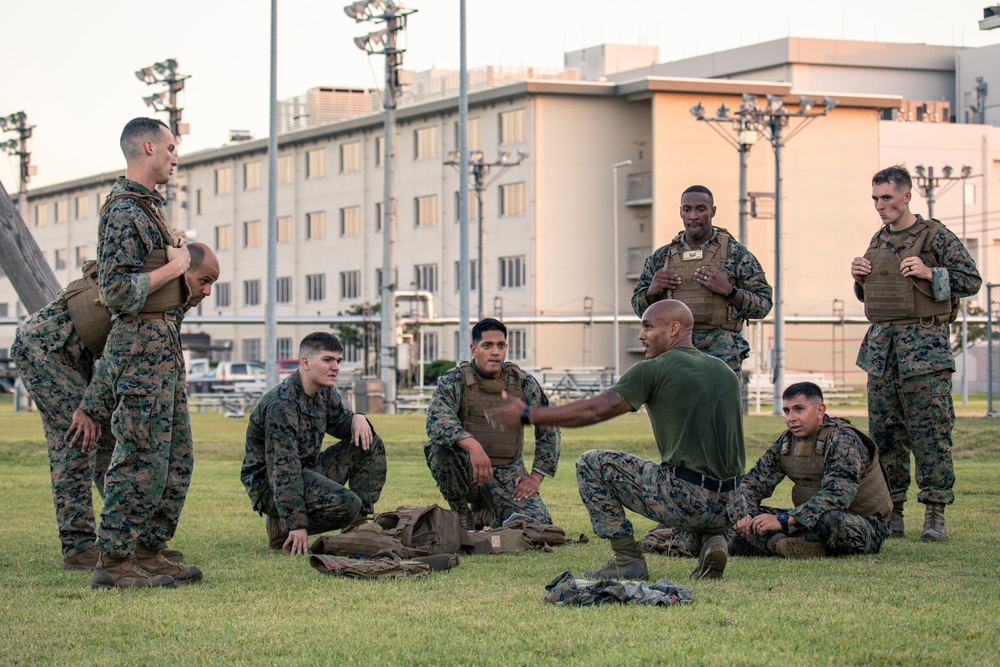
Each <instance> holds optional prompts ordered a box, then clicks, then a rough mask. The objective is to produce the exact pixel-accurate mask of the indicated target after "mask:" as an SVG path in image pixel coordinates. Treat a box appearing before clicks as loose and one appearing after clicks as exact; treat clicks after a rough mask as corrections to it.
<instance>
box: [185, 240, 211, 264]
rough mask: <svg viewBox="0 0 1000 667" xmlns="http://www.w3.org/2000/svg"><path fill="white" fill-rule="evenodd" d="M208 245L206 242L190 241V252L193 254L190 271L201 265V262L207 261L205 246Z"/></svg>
mask: <svg viewBox="0 0 1000 667" xmlns="http://www.w3.org/2000/svg"><path fill="white" fill-rule="evenodd" d="M207 247H208V246H207V245H205V244H204V243H189V244H188V247H187V249H188V253H189V254H190V255H191V266H189V267H188V271H195V270H197V269H198V267H199V266H201V263H202V262H204V261H205V248H207Z"/></svg>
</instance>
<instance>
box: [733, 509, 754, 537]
mask: <svg viewBox="0 0 1000 667" xmlns="http://www.w3.org/2000/svg"><path fill="white" fill-rule="evenodd" d="M752 521H753V517H752V516H750V515H749V514H747V515H746V516H745V517H743V518H742V519H740V520H739V521H737V522H736V524H735V525H734V526H733V530H735V531H736V532H737V533H739V534H740V535H749V534H750V533H751V532H752V531H751V530H750V523H751V522H752Z"/></svg>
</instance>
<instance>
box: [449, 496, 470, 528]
mask: <svg viewBox="0 0 1000 667" xmlns="http://www.w3.org/2000/svg"><path fill="white" fill-rule="evenodd" d="M448 506H449V507H450V508H451V509H452V511H453V512H457V513H458V527H459V528H461V529H462V530H475V529H476V527H475V519H474V518H473V516H472V510H471V509H469V503H467V502H465V501H462V502H460V503H448Z"/></svg>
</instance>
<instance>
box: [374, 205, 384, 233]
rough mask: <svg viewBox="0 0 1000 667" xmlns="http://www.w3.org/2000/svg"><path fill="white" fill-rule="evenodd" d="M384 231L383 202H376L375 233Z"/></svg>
mask: <svg viewBox="0 0 1000 667" xmlns="http://www.w3.org/2000/svg"><path fill="white" fill-rule="evenodd" d="M380 231H382V202H380V201H377V202H375V233H376V234H377V233H378V232H380Z"/></svg>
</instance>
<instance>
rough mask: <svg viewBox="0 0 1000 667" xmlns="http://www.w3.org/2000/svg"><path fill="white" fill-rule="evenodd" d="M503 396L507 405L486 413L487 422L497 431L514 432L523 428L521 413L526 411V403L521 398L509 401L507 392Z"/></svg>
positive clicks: (491, 409)
mask: <svg viewBox="0 0 1000 667" xmlns="http://www.w3.org/2000/svg"><path fill="white" fill-rule="evenodd" d="M502 396H503V398H504V400H505V401H507V402H506V403H504V404H503V405H501V406H498V407H495V408H490V409H489V410H487V411H486V421H487V422H489V424H490V426H492V427H493V428H494V429H495V430H497V431H513V430H514V429H517V428H521V413H522V412H523V411H524V401H522V400H521V399H520V398H514V399H511V400H507V392H503V393H502Z"/></svg>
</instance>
